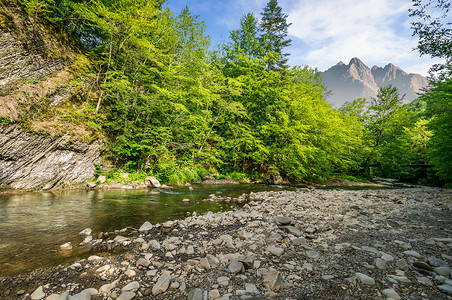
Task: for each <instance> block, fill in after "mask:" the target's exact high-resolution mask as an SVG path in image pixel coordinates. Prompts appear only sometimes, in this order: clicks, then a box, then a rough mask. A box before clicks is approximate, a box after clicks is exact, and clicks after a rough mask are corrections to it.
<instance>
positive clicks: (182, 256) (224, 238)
mask: <svg viewBox="0 0 452 300" xmlns="http://www.w3.org/2000/svg"><path fill="white" fill-rule="evenodd" d="M215 197H219V196H215ZM249 201H250V202H249V203H248V204H246V205H245V206H244V207H242V208H241V209H240V210H236V211H230V212H219V213H208V214H205V215H202V216H198V215H196V214H194V215H192V216H190V217H188V218H185V219H183V220H179V221H171V222H167V223H164V224H162V225H160V226H155V224H154V225H153V226H152V228H150V227H151V226H150V227H148V228H142V232H140V233H139V232H136V230H133V229H129V230H128V231H123V232H118V235H117V236H110V235H109V236H108V237H105V238H104V239H96V240H95V242H96V243H98V244H99V245H100V246H101V247H105V250H106V251H105V252H104V253H101V254H98V256H91V257H89V258H88V259H86V260H81V261H78V262H76V263H74V264H72V265H70V266H59V267H53V268H46V269H40V270H35V271H32V272H30V273H28V274H23V275H19V276H14V277H4V278H1V279H0V282H1V284H0V295H2V299H30V298H31V299H46V297H47V298H48V299H59V297H60V295H62V294H63V295H65V294H64V293H67V294H71V295H76V294H77V295H78V296H77V297H79V298H72V299H109V298H111V299H132V298H133V299H184V298H185V299H186V298H187V297H188V298H189V299H202V298H201V297H202V295H203V294H206V295H208V297H209V299H218V298H223V299H227V298H229V299H238V298H243V299H246V298H250V297H252V296H254V297H257V296H259V297H261V299H265V298H274V299H384V298H385V297H391V298H393V299H400V298H398V297H401V298H412V299H422V298H425V299H448V297H450V295H452V280H451V277H450V276H451V275H450V266H451V265H452V256H451V249H452V222H451V221H452V217H451V215H452V214H451V209H452V192H451V191H450V190H446V189H439V188H429V187H416V188H409V189H384V190H359V191H354V190H312V189H303V190H300V191H279V192H261V193H252V194H250V195H249ZM144 229H146V230H145V231H143V230H144ZM98 234H99V233H95V234H94V235H95V236H97V235H98ZM114 252H116V253H119V254H116V255H114V254H112V253H114ZM30 296H31V297H30ZM197 296H198V297H197Z"/></svg>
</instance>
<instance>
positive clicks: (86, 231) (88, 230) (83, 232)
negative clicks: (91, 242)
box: [78, 228, 93, 236]
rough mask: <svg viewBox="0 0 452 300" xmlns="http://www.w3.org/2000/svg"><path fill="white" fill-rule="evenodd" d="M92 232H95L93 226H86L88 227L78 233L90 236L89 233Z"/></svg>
mask: <svg viewBox="0 0 452 300" xmlns="http://www.w3.org/2000/svg"><path fill="white" fill-rule="evenodd" d="M92 232H93V230H92V229H91V228H86V229H83V230H82V231H80V233H79V234H78V235H81V236H88V235H91V233H92Z"/></svg>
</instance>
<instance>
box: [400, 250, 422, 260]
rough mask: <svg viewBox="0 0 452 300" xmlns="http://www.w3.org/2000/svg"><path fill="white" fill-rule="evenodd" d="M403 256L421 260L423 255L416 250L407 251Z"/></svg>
mask: <svg viewBox="0 0 452 300" xmlns="http://www.w3.org/2000/svg"><path fill="white" fill-rule="evenodd" d="M403 254H406V255H409V256H413V257H416V258H421V255H420V254H419V252H417V251H414V250H407V251H403Z"/></svg>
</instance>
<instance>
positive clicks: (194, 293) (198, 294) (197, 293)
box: [188, 289, 203, 300]
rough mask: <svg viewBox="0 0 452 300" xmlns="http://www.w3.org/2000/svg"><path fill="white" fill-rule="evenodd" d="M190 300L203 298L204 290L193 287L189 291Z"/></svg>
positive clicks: (201, 299)
mask: <svg viewBox="0 0 452 300" xmlns="http://www.w3.org/2000/svg"><path fill="white" fill-rule="evenodd" d="M188 300H203V292H202V290H201V289H193V290H191V291H190V292H189V293H188Z"/></svg>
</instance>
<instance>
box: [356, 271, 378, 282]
mask: <svg viewBox="0 0 452 300" xmlns="http://www.w3.org/2000/svg"><path fill="white" fill-rule="evenodd" d="M355 276H356V278H358V279H359V281H361V282H362V283H364V284H368V285H375V280H374V279H373V278H372V277H369V276H367V275H366V274H363V273H359V272H356V273H355Z"/></svg>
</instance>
